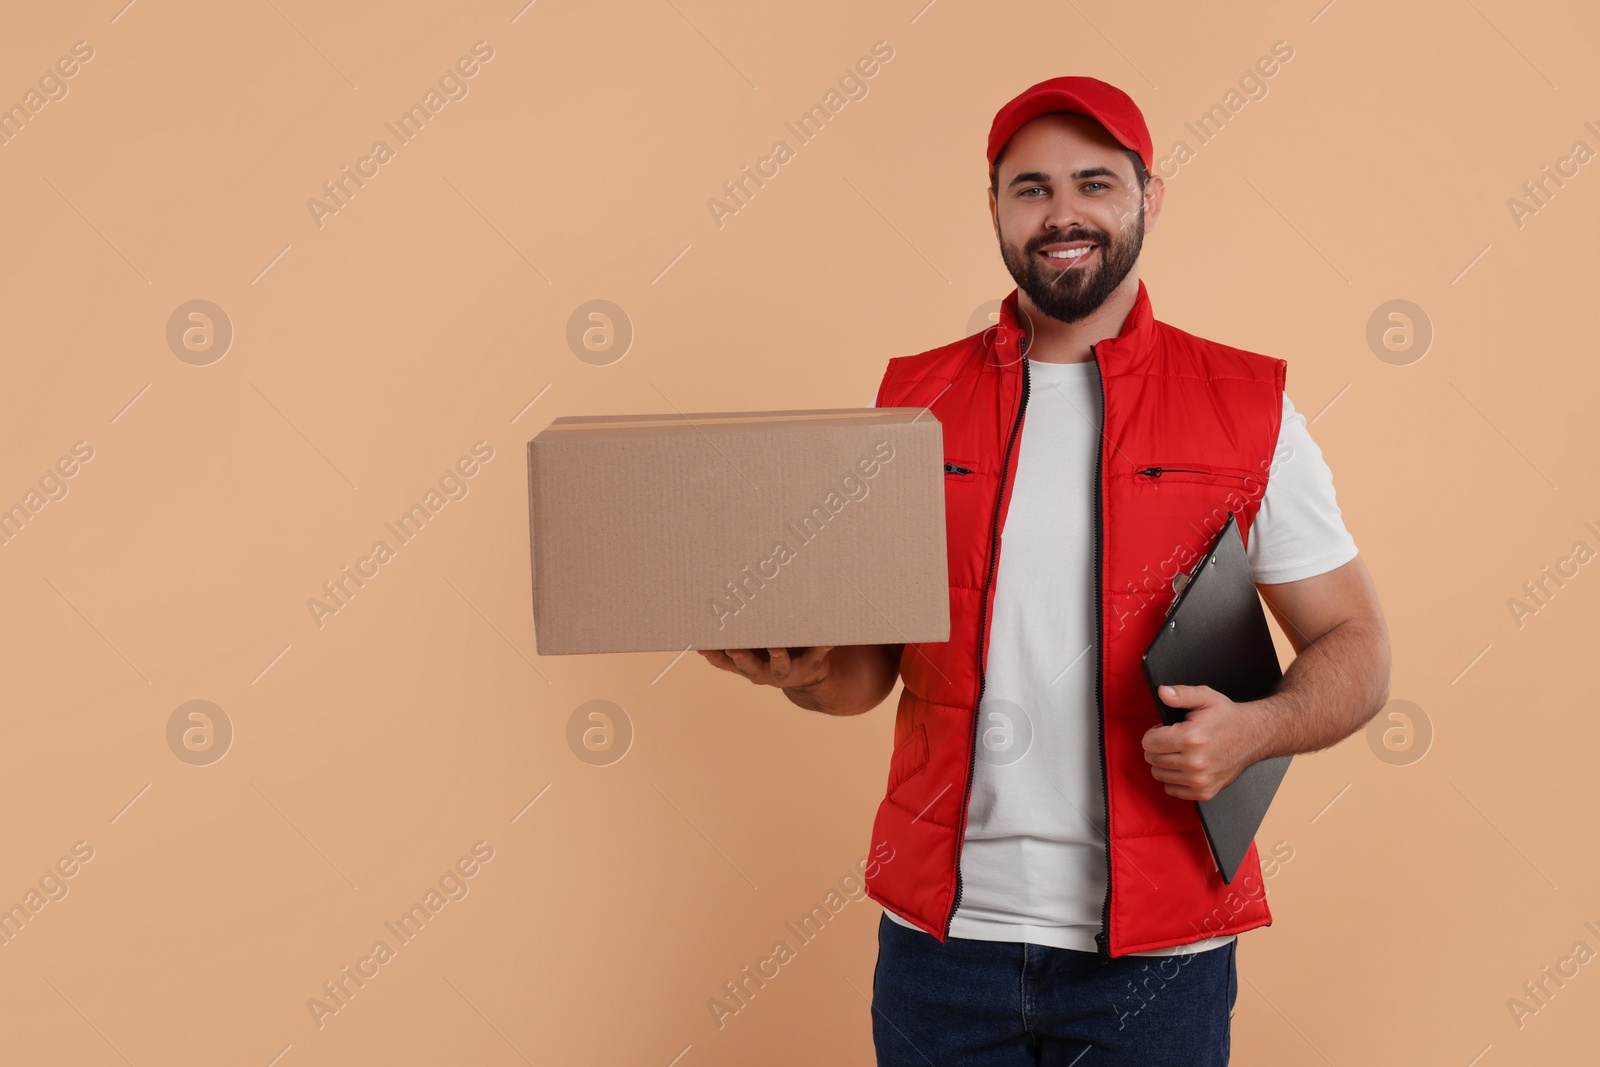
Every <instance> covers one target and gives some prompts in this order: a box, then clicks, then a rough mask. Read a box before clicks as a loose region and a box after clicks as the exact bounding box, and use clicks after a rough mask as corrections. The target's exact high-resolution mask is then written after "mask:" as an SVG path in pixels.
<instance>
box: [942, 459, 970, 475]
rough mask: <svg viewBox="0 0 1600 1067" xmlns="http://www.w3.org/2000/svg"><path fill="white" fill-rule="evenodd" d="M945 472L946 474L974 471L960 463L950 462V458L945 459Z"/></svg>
mask: <svg viewBox="0 0 1600 1067" xmlns="http://www.w3.org/2000/svg"><path fill="white" fill-rule="evenodd" d="M944 472H945V473H946V474H971V473H972V472H971V471H970V470H968V469H967V468H965V467H961V466H958V465H956V464H954V463H951V462H949V461H948V460H946V461H945V465H944Z"/></svg>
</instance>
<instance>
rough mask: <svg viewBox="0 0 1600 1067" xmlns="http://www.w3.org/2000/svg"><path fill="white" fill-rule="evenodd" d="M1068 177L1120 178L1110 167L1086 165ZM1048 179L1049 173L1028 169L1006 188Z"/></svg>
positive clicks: (1079, 178) (1077, 179) (1013, 179)
mask: <svg viewBox="0 0 1600 1067" xmlns="http://www.w3.org/2000/svg"><path fill="white" fill-rule="evenodd" d="M1068 177H1070V178H1071V179H1072V180H1073V181H1082V180H1083V179H1085V178H1116V179H1117V180H1118V181H1121V180H1122V176H1121V175H1120V174H1118V173H1117V172H1116V171H1114V170H1112V169H1111V168H1110V167H1088V168H1085V169H1084V170H1075V171H1073V172H1072V173H1071V174H1070V175H1068ZM1049 181H1050V175H1048V174H1046V173H1045V172H1044V171H1042V170H1029V171H1023V172H1022V173H1021V174H1019V175H1017V176H1016V177H1015V178H1012V179H1011V181H1010V183H1009V184H1008V185H1007V186H1006V188H1007V189H1013V188H1015V187H1016V186H1018V185H1021V184H1022V183H1024V182H1049Z"/></svg>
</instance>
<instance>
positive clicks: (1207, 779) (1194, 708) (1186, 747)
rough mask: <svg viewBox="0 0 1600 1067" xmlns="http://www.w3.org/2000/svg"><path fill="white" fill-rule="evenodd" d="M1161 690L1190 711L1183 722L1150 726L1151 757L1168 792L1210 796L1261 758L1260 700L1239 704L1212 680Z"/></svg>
mask: <svg viewBox="0 0 1600 1067" xmlns="http://www.w3.org/2000/svg"><path fill="white" fill-rule="evenodd" d="M1157 692H1158V693H1159V694H1160V696H1161V699H1162V701H1163V702H1164V703H1166V704H1167V705H1168V706H1169V707H1174V708H1187V709H1188V711H1189V714H1188V716H1187V717H1186V718H1185V719H1184V720H1183V721H1182V722H1180V723H1175V724H1173V725H1172V726H1153V727H1151V728H1150V729H1149V730H1147V731H1145V735H1144V758H1145V762H1146V763H1148V764H1150V773H1151V774H1153V775H1154V776H1155V777H1156V780H1157V781H1160V782H1162V783H1164V784H1165V786H1166V790H1167V793H1168V794H1170V795H1172V796H1175V797H1177V798H1178V799H1180V800H1210V799H1211V798H1212V797H1214V796H1216V795H1217V793H1218V792H1220V791H1221V790H1222V787H1223V786H1225V785H1228V784H1229V783H1230V782H1232V781H1233V780H1234V779H1235V778H1237V777H1239V775H1240V774H1242V773H1243V772H1244V769H1245V768H1246V767H1248V766H1250V765H1251V764H1252V763H1255V762H1256V761H1257V760H1259V759H1260V758H1261V755H1260V752H1261V751H1262V749H1261V744H1262V741H1263V737H1262V733H1263V723H1262V718H1261V711H1262V709H1261V708H1260V707H1259V705H1260V704H1261V702H1260V701H1252V702H1249V703H1245V704H1235V703H1234V702H1233V701H1231V700H1229V699H1228V698H1227V697H1225V696H1223V695H1222V694H1221V693H1219V692H1217V691H1216V690H1215V689H1212V688H1211V687H1210V686H1206V685H1164V686H1161V687H1160V688H1159V689H1158V690H1157Z"/></svg>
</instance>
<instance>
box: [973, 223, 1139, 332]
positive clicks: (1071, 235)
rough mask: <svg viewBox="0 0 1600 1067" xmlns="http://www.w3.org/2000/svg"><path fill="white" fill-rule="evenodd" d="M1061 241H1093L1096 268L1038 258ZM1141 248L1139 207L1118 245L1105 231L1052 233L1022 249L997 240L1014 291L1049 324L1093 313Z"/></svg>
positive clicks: (1073, 319) (1129, 268) (1134, 261)
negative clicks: (1053, 263)
mask: <svg viewBox="0 0 1600 1067" xmlns="http://www.w3.org/2000/svg"><path fill="white" fill-rule="evenodd" d="M1060 241H1093V242H1094V243H1095V246H1096V251H1095V252H1091V253H1089V254H1090V255H1098V257H1099V260H1100V262H1099V264H1098V265H1096V266H1095V267H1094V268H1092V269H1089V270H1086V269H1084V268H1081V267H1053V266H1051V265H1050V262H1049V261H1048V260H1047V259H1046V258H1045V257H1044V256H1042V255H1040V254H1039V249H1040V248H1043V247H1044V246H1045V245H1048V244H1055V243H1057V242H1060ZM1143 247H1144V204H1143V203H1140V205H1139V217H1138V219H1137V221H1136V222H1135V223H1134V225H1133V226H1131V227H1129V228H1128V229H1127V230H1126V231H1124V234H1123V236H1122V238H1121V239H1120V240H1113V239H1112V237H1111V235H1110V234H1108V233H1106V232H1105V231H1104V230H1090V229H1086V228H1084V227H1081V226H1074V227H1073V228H1071V229H1069V230H1054V231H1051V232H1050V233H1046V234H1042V235H1040V236H1038V237H1035V238H1034V239H1033V240H1031V241H1029V242H1028V245H1027V247H1026V248H1025V249H1018V248H1017V247H1015V246H1014V245H1011V244H1009V243H1007V242H1006V240H1005V239H1004V238H1003V237H1002V238H1001V239H1000V258H1001V259H1003V260H1005V264H1006V269H1007V270H1009V271H1010V272H1011V277H1012V278H1013V279H1014V280H1015V281H1016V283H1017V288H1018V289H1021V290H1022V291H1023V292H1024V293H1027V294H1028V299H1029V300H1032V301H1033V303H1034V306H1035V307H1037V308H1038V309H1039V310H1040V311H1042V312H1044V313H1045V314H1046V315H1048V316H1050V317H1051V318H1052V319H1059V320H1060V321H1062V322H1077V321H1079V320H1081V319H1083V318H1085V317H1086V316H1088V315H1090V314H1092V313H1093V312H1094V311H1095V310H1096V309H1097V308H1099V307H1100V305H1101V304H1103V303H1105V300H1106V297H1108V296H1110V295H1111V293H1112V291H1113V290H1115V289H1116V287H1117V286H1118V285H1120V284H1122V279H1124V278H1126V277H1127V276H1128V272H1129V271H1131V270H1132V269H1133V266H1134V264H1135V263H1137V262H1138V261H1139V251H1140V249H1142V248H1143Z"/></svg>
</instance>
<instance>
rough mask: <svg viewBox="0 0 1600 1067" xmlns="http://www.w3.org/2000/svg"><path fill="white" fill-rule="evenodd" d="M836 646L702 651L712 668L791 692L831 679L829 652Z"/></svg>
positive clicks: (758, 683) (712, 649) (713, 649)
mask: <svg viewBox="0 0 1600 1067" xmlns="http://www.w3.org/2000/svg"><path fill="white" fill-rule="evenodd" d="M833 647H834V646H832V645H814V646H812V647H811V648H703V649H700V654H701V655H702V656H704V657H705V658H706V662H707V663H710V664H711V665H712V666H713V667H721V668H722V669H723V670H725V671H732V672H733V673H734V674H742V675H744V676H745V677H746V678H748V679H750V681H751V682H752V683H754V684H755V685H771V686H776V687H778V688H779V689H792V688H795V687H797V686H806V685H816V684H817V683H818V682H820V681H822V680H823V679H824V678H826V677H827V676H828V653H829V652H830V651H831V650H832V649H833Z"/></svg>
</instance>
